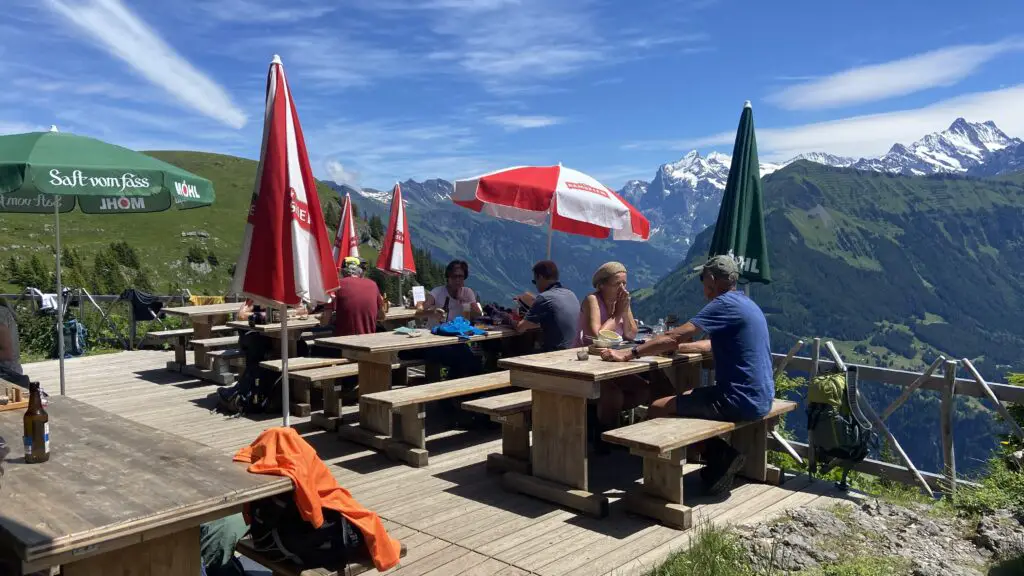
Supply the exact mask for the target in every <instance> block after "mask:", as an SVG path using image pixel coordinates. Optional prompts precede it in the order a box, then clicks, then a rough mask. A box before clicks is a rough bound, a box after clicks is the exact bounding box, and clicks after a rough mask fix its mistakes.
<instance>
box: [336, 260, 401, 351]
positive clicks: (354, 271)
mask: <svg viewBox="0 0 1024 576" xmlns="http://www.w3.org/2000/svg"><path fill="white" fill-rule="evenodd" d="M341 275H342V279H341V281H340V282H339V283H338V285H339V288H338V291H337V292H336V293H335V294H334V304H333V306H332V308H333V310H334V335H335V336H353V335H356V334H373V333H374V332H376V331H377V320H383V319H384V315H385V314H387V311H388V301H387V299H386V298H384V296H383V295H381V293H380V289H379V288H377V283H376V282H374V281H373V280H370V279H368V278H363V262H362V260H360V259H359V258H356V257H354V256H348V257H346V258H345V260H344V261H343V262H342V269H341ZM330 324H331V312H330V310H324V313H323V315H322V316H321V317H320V325H321V326H329V325H330Z"/></svg>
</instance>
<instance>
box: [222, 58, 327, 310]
mask: <svg viewBox="0 0 1024 576" xmlns="http://www.w3.org/2000/svg"><path fill="white" fill-rule="evenodd" d="M232 288H233V291H234V292H235V293H238V294H242V295H244V296H247V297H249V298H252V299H253V300H255V301H259V302H263V303H266V304H270V305H277V306H282V305H283V306H299V305H300V304H303V303H311V304H319V303H326V302H328V301H329V300H330V294H331V293H332V292H334V291H336V290H337V289H338V273H337V269H336V268H335V266H334V264H333V259H332V258H331V243H330V240H329V239H328V235H327V227H326V225H325V224H324V215H323V212H322V210H321V208H320V199H319V197H318V196H317V192H316V180H315V179H314V178H313V171H312V170H311V169H310V167H309V156H308V155H307V154H306V143H305V140H304V139H303V137H302V128H301V126H300V125H299V115H298V112H296V110H295V104H294V101H293V100H292V94H291V90H290V89H289V87H288V81H287V80H286V78H285V74H284V66H283V65H282V64H281V59H280V58H279V57H278V56H274V60H273V62H272V63H271V64H270V72H269V73H268V75H267V107H266V114H265V116H264V126H263V147H262V151H261V153H260V164H259V169H258V170H257V172H256V185H255V189H254V190H253V194H252V202H251V204H250V206H249V218H248V221H247V222H246V225H245V237H244V239H243V241H242V253H241V255H239V258H238V263H237V264H236V266H235V277H234V282H233V286H232Z"/></svg>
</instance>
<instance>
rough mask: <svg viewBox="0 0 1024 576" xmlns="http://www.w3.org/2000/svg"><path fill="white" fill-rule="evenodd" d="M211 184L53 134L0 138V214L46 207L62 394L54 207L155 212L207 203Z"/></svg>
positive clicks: (129, 153) (137, 155) (141, 157)
mask: <svg viewBox="0 0 1024 576" xmlns="http://www.w3.org/2000/svg"><path fill="white" fill-rule="evenodd" d="M213 200H214V193H213V184H212V183H211V182H210V181H209V180H207V179H205V178H201V177H199V176H196V175H195V174H192V173H190V172H187V171H185V170H182V169H181V168H178V167H177V166H174V165H171V164H168V163H166V162H163V161H161V160H157V159H156V158H153V157H152V156H147V155H145V154H142V153H141V152H135V151H133V150H129V149H127V148H122V147H121V146H116V145H114V144H108V143H106V142H102V141H100V140H96V139H94V138H86V137H84V136H76V135H74V134H67V133H62V132H58V131H57V128H56V127H51V128H50V131H49V132H30V133H27V134H11V135H8V136H0V213H3V212H12V213H15V212H16V213H53V215H54V230H55V243H56V246H57V250H56V252H57V265H56V280H57V309H58V314H57V342H58V347H57V353H58V356H59V358H60V393H61V394H62V395H63V394H64V330H63V323H64V318H63V316H64V307H63V303H62V300H63V287H62V286H61V280H60V250H61V249H60V213H61V212H70V211H72V210H74V209H75V205H76V203H77V204H78V206H80V207H81V209H82V212H84V213H86V214H127V213H138V212H161V211H164V210H168V209H170V208H171V206H176V207H177V208H179V209H189V208H198V207H201V206H209V205H210V204H212V203H213Z"/></svg>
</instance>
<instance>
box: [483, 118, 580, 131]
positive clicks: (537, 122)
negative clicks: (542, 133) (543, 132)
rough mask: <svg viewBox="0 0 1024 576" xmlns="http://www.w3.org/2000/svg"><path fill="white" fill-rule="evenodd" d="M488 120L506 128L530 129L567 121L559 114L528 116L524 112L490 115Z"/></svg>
mask: <svg viewBox="0 0 1024 576" xmlns="http://www.w3.org/2000/svg"><path fill="white" fill-rule="evenodd" d="M487 121H488V122H490V123H491V124H497V125H498V126H501V127H502V128H504V129H505V130H510V131H512V130H528V129H530V128H545V127H547V126H554V125H555V124H561V123H562V122H564V121H565V119H564V118H559V117H557V116H526V115H522V114H500V115H497V116H488V117H487Z"/></svg>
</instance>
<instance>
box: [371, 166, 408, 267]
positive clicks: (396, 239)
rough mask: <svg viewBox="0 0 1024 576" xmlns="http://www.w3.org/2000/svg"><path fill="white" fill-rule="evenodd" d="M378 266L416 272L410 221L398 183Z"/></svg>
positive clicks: (378, 257)
mask: <svg viewBox="0 0 1024 576" xmlns="http://www.w3.org/2000/svg"><path fill="white" fill-rule="evenodd" d="M377 268H378V269H379V270H381V271H383V272H389V273H391V274H415V273H416V263H415V262H414V261H413V258H412V240H411V239H410V238H409V221H408V220H407V219H406V218H405V203H404V202H402V187H401V186H399V185H398V183H395V189H394V191H393V192H392V193H391V216H390V217H389V218H388V229H387V232H386V233H385V234H384V241H383V246H381V248H380V254H379V255H378V256H377Z"/></svg>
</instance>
